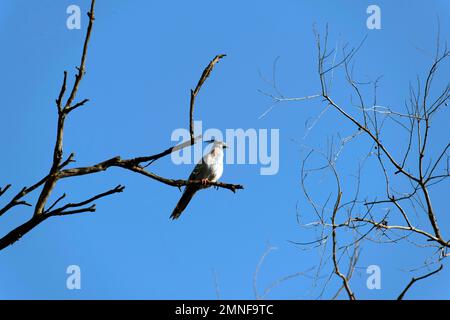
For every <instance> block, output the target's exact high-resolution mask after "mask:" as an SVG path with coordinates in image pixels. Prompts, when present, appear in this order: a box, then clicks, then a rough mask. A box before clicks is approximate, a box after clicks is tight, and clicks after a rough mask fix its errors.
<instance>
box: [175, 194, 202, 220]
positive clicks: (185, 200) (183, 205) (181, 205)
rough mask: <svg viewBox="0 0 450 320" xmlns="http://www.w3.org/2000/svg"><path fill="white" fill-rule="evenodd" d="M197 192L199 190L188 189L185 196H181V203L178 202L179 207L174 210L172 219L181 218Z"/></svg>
mask: <svg viewBox="0 0 450 320" xmlns="http://www.w3.org/2000/svg"><path fill="white" fill-rule="evenodd" d="M196 192H197V189H193V188H189V187H186V189H185V190H184V192H183V195H182V196H181V199H180V201H178V203H177V206H176V207H175V209H173V212H172V214H171V215H170V218H171V219H173V220H175V219H178V218H179V217H180V215H181V214H182V213H183V211H184V209H186V207H187V205H188V204H189V201H191V199H192V197H193V196H194V194H195V193H196Z"/></svg>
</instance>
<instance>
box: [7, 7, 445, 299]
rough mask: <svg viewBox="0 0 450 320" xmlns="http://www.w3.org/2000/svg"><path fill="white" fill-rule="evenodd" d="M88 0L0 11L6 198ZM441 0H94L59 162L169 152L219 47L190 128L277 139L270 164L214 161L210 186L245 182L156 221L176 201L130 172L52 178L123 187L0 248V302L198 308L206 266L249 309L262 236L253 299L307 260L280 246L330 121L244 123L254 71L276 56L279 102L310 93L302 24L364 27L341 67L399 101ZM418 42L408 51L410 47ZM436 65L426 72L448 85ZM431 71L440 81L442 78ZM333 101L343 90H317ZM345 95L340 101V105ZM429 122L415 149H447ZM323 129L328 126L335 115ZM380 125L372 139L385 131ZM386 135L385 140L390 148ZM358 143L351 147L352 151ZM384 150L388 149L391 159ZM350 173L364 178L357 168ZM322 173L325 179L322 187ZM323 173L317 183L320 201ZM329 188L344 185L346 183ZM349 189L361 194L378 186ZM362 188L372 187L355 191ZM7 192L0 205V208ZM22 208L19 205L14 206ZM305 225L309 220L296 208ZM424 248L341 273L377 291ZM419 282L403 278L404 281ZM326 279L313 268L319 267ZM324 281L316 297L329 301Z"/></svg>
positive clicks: (303, 106) (438, 126)
mask: <svg viewBox="0 0 450 320" xmlns="http://www.w3.org/2000/svg"><path fill="white" fill-rule="evenodd" d="M70 4H77V5H79V6H80V7H81V9H82V17H83V19H82V29H81V30H68V29H67V28H66V18H67V16H68V15H67V14H66V8H67V6H68V5H70ZM370 4H377V5H379V6H380V8H381V12H382V29H381V30H368V29H367V28H366V19H367V17H368V15H367V14H366V8H367V6H368V5H370ZM88 7H89V1H88V0H76V1H66V0H60V1H51V0H45V1H39V2H38V1H23V0H19V1H17V0H14V1H12V0H4V1H1V3H0V39H1V41H2V50H1V51H0V61H2V68H1V70H2V72H1V74H0V88H1V90H0V92H1V102H0V104H1V108H0V114H1V116H0V128H1V136H2V139H1V145H2V150H3V151H2V153H1V157H0V166H1V168H2V170H1V177H0V184H1V185H5V184H6V183H12V184H13V191H17V190H19V189H20V188H22V187H23V186H25V185H30V184H31V183H33V182H34V181H35V180H37V179H38V178H39V177H42V176H43V175H44V174H45V173H46V172H47V170H48V168H49V165H50V161H51V152H52V148H53V141H54V135H55V123H56V122H55V120H56V112H55V111H56V107H55V105H54V99H55V98H56V96H57V94H58V90H59V88H60V84H61V80H62V75H63V70H68V71H69V73H70V79H71V80H72V79H73V78H72V77H73V75H74V72H75V69H74V67H75V66H76V65H77V64H78V63H79V57H80V51H81V44H82V41H83V39H84V35H85V28H86V25H87V19H86V16H85V12H86V11H87V10H88ZM449 10H450V4H449V3H448V2H446V1H426V2H425V1H421V2H420V1H376V3H373V2H369V1H339V2H338V1H334V2H331V1H266V0H263V1H228V2H216V3H213V2H211V1H190V2H188V1H171V2H168V1H166V2H164V1H119V0H108V1H101V0H100V1H98V3H97V7H96V21H95V26H94V30H93V34H92V38H91V44H90V48H89V54H88V59H87V74H86V77H85V79H84V80H83V82H82V84H81V87H80V91H79V95H78V98H79V99H82V98H89V99H90V100H91V102H89V104H88V105H87V106H86V107H84V108H83V109H80V110H78V111H77V112H75V113H73V115H72V116H71V117H70V119H69V120H68V122H67V128H66V139H65V152H66V153H69V152H75V153H76V160H77V165H88V164H93V163H96V162H98V161H101V160H104V159H106V158H109V157H112V156H115V155H121V156H122V157H132V156H137V155H146V154H152V153H156V152H159V151H161V150H163V149H164V148H166V147H168V146H169V145H171V144H172V142H171V141H170V135H171V133H172V131H173V130H174V129H176V128H181V127H186V126H187V124H188V103H189V101H188V99H189V89H190V88H192V87H194V86H195V84H196V82H197V80H198V77H199V75H200V73H201V71H202V69H203V68H204V67H205V65H206V63H207V62H208V61H209V60H210V59H211V58H212V57H213V56H214V55H215V54H218V53H226V54H227V55H228V56H227V57H226V58H225V59H223V61H222V62H220V64H219V65H217V67H216V69H215V70H214V72H213V74H212V77H211V78H210V79H209V80H208V82H207V83H206V85H205V87H204V88H203V90H202V92H201V93H200V95H199V97H198V100H197V107H196V119H197V120H202V121H203V124H204V127H205V128H206V127H211V128H219V129H221V130H225V129H226V128H245V129H247V128H256V129H259V128H278V129H280V170H279V173H278V174H277V175H274V176H261V175H260V174H259V169H260V167H259V166H258V165H229V166H226V167H225V172H224V175H223V177H222V180H223V181H225V182H232V183H241V184H243V185H245V187H246V188H245V190H243V191H239V192H237V193H236V194H232V193H231V192H229V191H227V190H219V191H215V190H207V191H204V192H201V193H200V194H198V196H196V198H195V199H194V200H193V201H192V202H191V204H190V205H189V207H188V209H187V210H186V212H185V213H184V214H183V216H182V217H181V219H180V220H179V221H175V222H174V221H171V220H169V218H168V217H169V215H170V213H171V211H172V209H173V207H174V205H175V204H176V202H177V200H178V198H179V196H180V193H179V191H178V190H177V189H176V188H172V187H168V186H165V185H162V184H159V183H156V182H154V181H151V180H148V179H146V178H144V177H140V176H137V175H135V174H131V173H129V172H124V171H121V170H118V169H113V170H110V171H108V172H106V173H101V174H98V175H94V176H89V177H80V178H76V179H72V180H67V181H62V182H61V183H60V184H59V185H58V188H57V189H56V190H55V193H54V194H53V197H58V196H59V195H60V194H62V193H63V192H66V193H67V194H68V199H70V200H72V201H77V200H82V199H84V198H85V197H88V196H90V195H92V194H95V193H98V192H102V191H104V190H106V189H108V188H111V187H113V186H115V185H117V184H119V183H120V184H125V185H126V187H127V188H126V190H125V192H124V193H123V194H119V195H115V196H112V197H110V198H107V199H103V200H100V201H98V202H97V212H96V213H92V214H91V213H88V214H81V215H78V216H70V217H63V218H55V219H51V220H49V221H46V222H45V223H44V224H42V225H40V226H39V227H37V228H36V229H35V230H33V231H32V232H30V233H29V234H27V235H26V236H25V237H23V239H21V240H20V241H19V242H18V243H16V244H15V245H13V246H12V247H9V248H7V249H6V250H4V251H2V252H0V298H2V299H10V298H27V299H28V298H57V299H78V298H88V299H91V298H101V299H103V298H105V299H111V298H125V299H128V298H138V299H155V298H164V299H170V298H174V299H176V298H190V299H197V298H200V299H215V298H216V289H215V280H214V272H215V274H216V275H217V284H218V287H219V291H220V297H221V298H224V299H227V298H228V299H251V298H254V294H253V287H252V286H253V283H252V281H253V273H254V272H255V268H256V265H257V263H258V261H259V259H260V257H261V255H262V254H263V252H264V251H265V249H266V245H267V243H269V244H271V245H273V246H276V247H278V250H276V251H273V252H272V253H271V254H270V255H269V256H268V258H267V259H266V261H265V263H264V265H263V266H262V269H261V271H260V276H259V280H258V285H259V288H260V290H263V289H264V287H266V286H267V285H269V284H270V283H271V282H272V281H274V280H276V279H278V278H280V277H282V276H285V275H287V274H291V273H294V272H297V271H305V270H308V269H309V268H311V267H312V266H314V265H316V264H317V263H318V258H319V255H318V253H317V252H316V251H312V252H307V251H306V252H305V251H301V250H299V249H298V248H297V247H295V246H293V245H292V244H290V243H289V242H288V240H293V241H297V240H298V241H300V240H303V241H305V240H306V239H307V238H306V237H305V235H304V234H303V232H304V231H303V229H300V228H298V226H297V224H296V208H297V206H298V207H299V208H300V210H302V213H303V214H304V215H305V216H306V217H310V218H311V219H312V217H313V216H312V213H311V211H310V208H309V207H308V206H307V202H306V201H305V199H304V196H303V194H302V192H301V189H300V164H301V161H302V159H303V158H304V157H305V155H306V151H305V148H302V147H301V145H308V146H314V147H319V148H323V147H325V146H326V141H327V138H329V137H331V136H332V135H333V134H336V133H338V132H340V133H341V134H342V135H345V134H348V133H350V132H352V131H351V129H352V128H351V127H349V126H347V125H346V124H345V122H343V121H342V120H341V119H340V118H339V117H338V115H337V114H336V113H333V112H330V113H327V114H326V116H325V117H324V118H323V119H322V121H321V122H320V123H319V125H318V126H317V127H315V128H314V130H313V131H312V132H311V133H310V135H308V136H307V137H306V138H305V139H304V135H305V121H307V119H309V118H311V117H313V116H317V114H319V113H320V110H322V109H321V108H323V105H321V104H320V103H319V102H318V101H317V102H307V103H296V104H284V105H280V106H278V107H277V108H275V109H274V110H273V111H272V112H271V113H270V114H269V115H268V116H266V117H264V118H262V119H258V117H259V115H260V114H261V113H263V111H264V110H265V109H266V108H267V107H268V106H269V105H270V101H269V100H268V99H267V97H264V96H263V95H261V94H260V93H258V91H257V90H258V89H264V90H266V89H268V88H267V86H266V84H265V83H264V81H263V80H262V79H261V77H260V75H259V71H261V72H262V73H264V74H265V75H267V76H269V77H270V75H271V70H272V62H273V61H274V59H275V58H276V57H278V56H279V57H280V60H279V69H278V81H279V86H280V88H281V89H282V90H283V92H284V93H285V94H286V95H289V96H303V95H307V94H313V93H316V92H317V90H318V88H319V82H318V78H317V74H316V48H315V43H314V37H313V33H312V26H313V23H316V24H317V26H318V28H319V29H323V26H324V25H325V24H326V23H329V28H330V43H331V44H332V45H333V46H334V45H335V44H336V43H337V42H338V41H341V42H349V43H350V44H353V45H357V44H358V43H359V41H360V40H361V39H362V38H363V37H364V36H365V35H366V34H368V39H367V41H366V43H365V46H364V47H363V49H362V50H361V52H360V54H359V56H358V58H357V62H358V64H357V69H356V70H357V72H358V75H359V76H360V78H361V79H367V78H371V79H373V78H375V77H377V76H378V75H381V74H383V75H384V77H383V79H382V81H381V83H380V86H381V87H380V89H379V103H380V104H381V105H390V106H401V105H402V104H403V101H404V99H405V98H406V97H407V94H408V82H409V81H414V79H415V77H416V75H417V74H420V75H422V76H423V75H424V72H425V71H426V68H427V67H428V66H429V65H430V63H431V57H432V54H433V52H434V44H435V35H436V32H437V28H436V15H439V16H440V21H441V38H442V39H449V33H448V30H450V28H449V26H450V20H449ZM418 48H420V49H418ZM449 71H450V69H449V65H448V64H447V65H445V66H444V67H443V69H442V70H441V73H440V75H441V80H437V82H436V84H437V85H438V84H442V83H445V81H447V80H448V74H449ZM446 77H447V78H446ZM334 91H335V92H336V95H337V97H338V99H339V100H340V101H348V98H349V94H348V88H347V86H344V84H343V82H342V81H337V82H336V87H335V88H334ZM345 99H347V100H345ZM442 115H443V116H442V117H440V118H439V119H437V121H436V123H435V124H434V129H433V130H435V132H434V134H436V136H438V137H437V138H436V139H435V140H433V144H432V145H431V146H430V152H437V150H438V148H440V147H441V146H442V145H443V144H444V143H446V142H447V139H448V136H449V131H448V122H449V120H450V119H449V114H448V112H446V113H442ZM338 119H339V120H338ZM388 133H389V131H388ZM394 134H395V132H392V135H391V136H388V137H386V141H388V142H393V144H392V145H393V148H396V146H399V145H401V144H402V143H401V142H400V143H399V141H397V140H396V139H394V138H395V136H394ZM363 146H364V144H362V143H361V144H355V146H354V148H356V150H355V149H353V151H352V150H351V149H348V150H347V153H346V154H345V155H344V156H343V160H342V161H343V164H342V167H340V170H341V174H342V175H344V176H347V177H348V175H350V174H352V173H354V172H355V169H356V168H355V165H356V164H357V161H355V159H354V157H356V155H358V157H360V156H361V154H363V151H362V150H363V149H358V148H360V147H361V148H363ZM364 150H365V149H364ZM394 154H398V153H397V150H395V151H394ZM153 170H155V171H156V172H157V173H159V174H161V175H163V176H168V177H172V178H186V177H187V176H188V175H189V173H190V171H191V170H192V166H188V165H185V166H174V165H173V164H172V163H171V162H170V159H169V158H167V159H162V160H161V161H159V162H158V163H156V164H155V165H154V167H153ZM365 178H366V179H367V180H366V181H375V180H376V179H377V178H379V171H376V172H375V171H373V172H372V171H370V170H369V171H368V172H367V173H366V176H365ZM327 181H328V182H329V181H332V180H327ZM327 181H323V183H322V184H320V176H319V177H318V181H317V188H319V189H320V188H321V189H326V190H330V191H333V186H332V185H328V184H327V183H328V182H327ZM343 184H344V185H343V188H344V190H349V189H351V188H352V187H353V186H354V180H352V179H351V178H345V179H344V182H343ZM376 187H378V185H377V184H376V183H374V184H373V185H371V184H368V185H365V187H364V191H366V193H367V194H368V195H373V194H382V193H383V190H382V189H381V190H380V189H379V188H376ZM372 189H373V190H372ZM432 197H433V199H434V201H435V209H436V211H437V212H439V215H438V218H439V222H440V223H441V225H442V229H443V233H444V236H446V237H447V238H449V237H450V228H448V227H447V226H448V225H449V224H450V218H449V215H448V212H444V211H442V210H447V207H448V205H447V204H448V200H447V199H448V184H447V185H443V187H442V188H441V189H440V190H438V189H436V190H433V191H432ZM6 199H7V197H6V196H5V197H2V199H0V203H3V202H4V201H5V200H6ZM30 200H33V198H30ZM30 213H31V212H30V210H29V209H28V208H16V209H14V210H12V211H11V212H9V213H8V214H7V215H5V216H3V217H1V222H0V233H2V234H3V233H5V232H7V231H8V230H9V229H10V228H11V227H12V226H14V225H16V224H18V223H20V222H22V221H25V220H26V219H27V218H29V214H30ZM308 215H309V216H308ZM426 254H427V251H426V250H422V249H418V248H416V247H414V246H411V245H405V246H392V245H391V246H382V247H380V246H375V245H371V244H369V245H368V246H367V247H365V248H364V250H363V252H362V257H361V262H360V265H361V266H362V267H364V266H367V265H370V264H377V265H379V266H380V267H381V268H382V289H381V290H372V291H371V290H368V289H367V288H366V286H365V281H366V277H367V275H366V273H365V269H360V270H359V271H358V273H357V274H356V275H355V277H354V279H353V280H352V284H353V286H354V288H355V291H356V293H357V295H358V297H361V298H368V299H383V298H393V297H395V296H396V295H397V294H398V291H399V290H400V289H401V288H402V287H403V286H404V285H405V283H407V282H408V281H409V279H410V275H409V274H408V273H406V272H404V271H402V268H403V269H408V268H414V267H415V266H417V265H420V263H421V262H422V261H423V260H424V258H425V257H426ZM71 264H76V265H79V266H80V268H81V272H82V289H81V290H67V289H66V277H67V275H66V273H65V271H66V268H67V266H68V265H71ZM419 274H420V273H419ZM324 276H326V274H324ZM449 284H450V270H449V268H448V267H447V268H445V269H444V271H443V272H442V273H440V275H439V276H438V277H435V278H432V279H429V280H427V281H426V282H423V283H421V284H418V285H417V287H415V288H414V289H413V290H411V292H410V294H409V296H408V297H410V298H447V299H448V298H450V291H449V289H448V288H449ZM338 285H339V281H338V280H337V279H334V280H333V281H332V282H331V283H330V284H329V287H328V290H329V291H328V292H329V293H328V295H325V297H330V296H331V295H332V293H334V291H335V290H336V288H337V287H338ZM318 292H320V290H319V289H317V288H313V287H312V284H311V280H310V279H308V278H306V277H298V278H296V279H293V280H291V281H288V282H285V283H283V284H282V285H280V286H279V287H277V288H275V289H274V290H273V291H272V292H271V294H270V295H269V296H268V297H269V298H286V299H298V298H302V299H310V298H315V297H317V295H318Z"/></svg>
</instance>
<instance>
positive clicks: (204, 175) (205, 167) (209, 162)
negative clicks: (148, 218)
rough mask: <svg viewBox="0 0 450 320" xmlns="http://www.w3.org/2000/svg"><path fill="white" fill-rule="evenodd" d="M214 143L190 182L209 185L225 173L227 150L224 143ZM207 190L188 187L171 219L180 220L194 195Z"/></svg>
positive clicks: (201, 187)
mask: <svg viewBox="0 0 450 320" xmlns="http://www.w3.org/2000/svg"><path fill="white" fill-rule="evenodd" d="M210 142H212V143H213V146H212V148H211V150H210V151H209V152H208V153H207V154H206V155H204V156H203V158H202V159H201V160H200V162H199V163H198V164H197V165H196V166H195V168H194V170H193V171H192V173H191V175H190V176H189V180H201V181H202V183H204V184H207V182H208V181H211V182H216V181H217V180H219V178H220V177H221V176H222V173H223V149H224V148H226V145H225V143H223V142H222V141H210ZM203 188H207V186H203V185H197V184H196V185H187V186H186V188H185V189H184V192H183V195H182V196H181V198H180V200H179V201H178V203H177V205H176V207H175V209H174V210H173V212H172V214H171V215H170V218H171V219H178V218H179V217H180V215H181V213H183V211H184V209H186V207H187V205H188V204H189V202H190V201H191V199H192V197H193V196H194V194H195V193H196V192H197V191H199V190H200V189H203Z"/></svg>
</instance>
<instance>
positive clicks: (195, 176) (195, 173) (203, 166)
mask: <svg viewBox="0 0 450 320" xmlns="http://www.w3.org/2000/svg"><path fill="white" fill-rule="evenodd" d="M207 176H208V164H207V163H206V162H205V161H204V160H203V159H202V160H200V162H199V163H197V165H196V166H195V167H194V170H192V172H191V175H190V176H189V180H201V179H205V178H207Z"/></svg>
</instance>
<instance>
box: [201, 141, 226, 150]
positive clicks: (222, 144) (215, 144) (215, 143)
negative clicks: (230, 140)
mask: <svg viewBox="0 0 450 320" xmlns="http://www.w3.org/2000/svg"><path fill="white" fill-rule="evenodd" d="M205 143H212V144H213V147H219V148H222V149H225V148H227V145H226V144H225V142H223V141H220V140H215V139H211V140H207V141H205Z"/></svg>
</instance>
